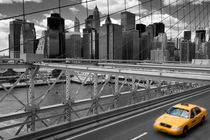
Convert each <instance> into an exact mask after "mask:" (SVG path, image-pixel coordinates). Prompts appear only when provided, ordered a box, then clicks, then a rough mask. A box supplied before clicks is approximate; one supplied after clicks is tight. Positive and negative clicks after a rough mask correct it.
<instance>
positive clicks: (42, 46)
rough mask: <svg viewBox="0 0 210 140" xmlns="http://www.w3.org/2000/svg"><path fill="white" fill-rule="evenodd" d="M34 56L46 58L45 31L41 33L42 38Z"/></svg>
mask: <svg viewBox="0 0 210 140" xmlns="http://www.w3.org/2000/svg"><path fill="white" fill-rule="evenodd" d="M36 54H42V55H43V57H44V58H47V31H46V30H45V31H42V36H41V38H40V40H39V43H38V47H37V49H36Z"/></svg>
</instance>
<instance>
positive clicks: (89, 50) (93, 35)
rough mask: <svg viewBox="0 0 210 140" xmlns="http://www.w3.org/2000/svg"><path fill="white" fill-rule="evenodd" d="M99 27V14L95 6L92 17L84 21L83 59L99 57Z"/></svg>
mask: <svg viewBox="0 0 210 140" xmlns="http://www.w3.org/2000/svg"><path fill="white" fill-rule="evenodd" d="M99 27H100V14H99V11H98V8H97V6H96V7H95V9H94V11H93V15H89V16H88V18H87V19H86V20H85V29H83V39H82V51H83V52H82V54H83V58H85V59H98V57H99V50H98V49H99V34H98V31H99Z"/></svg>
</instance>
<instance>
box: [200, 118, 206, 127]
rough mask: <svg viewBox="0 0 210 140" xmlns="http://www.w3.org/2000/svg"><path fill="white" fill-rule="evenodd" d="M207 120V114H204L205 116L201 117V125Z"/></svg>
mask: <svg viewBox="0 0 210 140" xmlns="http://www.w3.org/2000/svg"><path fill="white" fill-rule="evenodd" d="M205 120H206V118H205V116H203V118H202V119H201V122H200V124H201V125H203V124H204V122H205Z"/></svg>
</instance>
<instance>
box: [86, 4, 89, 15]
mask: <svg viewBox="0 0 210 140" xmlns="http://www.w3.org/2000/svg"><path fill="white" fill-rule="evenodd" d="M86 14H87V18H88V16H89V14H88V2H87V0H86Z"/></svg>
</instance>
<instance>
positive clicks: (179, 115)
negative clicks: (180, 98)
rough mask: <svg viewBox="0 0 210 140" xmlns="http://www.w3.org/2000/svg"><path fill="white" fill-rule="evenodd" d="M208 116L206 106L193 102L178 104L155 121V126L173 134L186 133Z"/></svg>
mask: <svg viewBox="0 0 210 140" xmlns="http://www.w3.org/2000/svg"><path fill="white" fill-rule="evenodd" d="M206 116H207V111H206V109H205V108H203V107H200V106H197V105H193V104H182V103H180V104H177V105H174V106H172V107H171V108H169V109H168V110H167V111H166V112H165V113H164V114H163V115H161V116H160V117H158V118H157V119H156V120H155V122H154V128H156V129H157V130H159V131H161V132H165V133H169V134H172V135H182V134H183V135H186V134H187V132H188V130H189V129H191V128H192V127H194V126H195V125H197V124H199V123H203V122H204V121H205V118H206Z"/></svg>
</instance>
